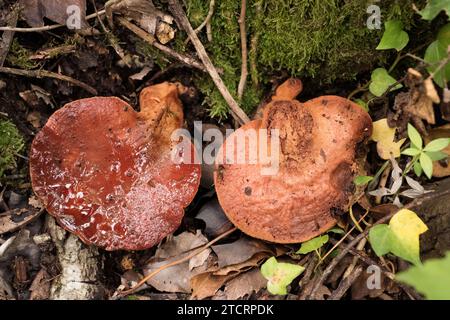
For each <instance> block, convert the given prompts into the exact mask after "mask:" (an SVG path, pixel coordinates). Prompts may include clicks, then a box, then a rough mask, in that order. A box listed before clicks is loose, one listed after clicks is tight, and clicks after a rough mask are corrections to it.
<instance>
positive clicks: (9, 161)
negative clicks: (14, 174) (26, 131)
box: [0, 120, 24, 178]
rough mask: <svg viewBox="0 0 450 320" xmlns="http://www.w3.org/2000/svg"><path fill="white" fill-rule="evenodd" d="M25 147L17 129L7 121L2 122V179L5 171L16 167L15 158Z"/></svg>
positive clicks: (0, 137) (0, 175)
mask: <svg viewBox="0 0 450 320" xmlns="http://www.w3.org/2000/svg"><path fill="white" fill-rule="evenodd" d="M23 147H24V140H23V137H22V136H21V134H20V133H19V130H17V127H16V126H15V125H14V124H13V123H11V122H9V121H7V120H0V178H1V177H2V176H3V173H4V171H5V170H7V169H13V168H15V167H16V161H15V157H16V155H17V154H18V153H19V152H21V151H22V149H23Z"/></svg>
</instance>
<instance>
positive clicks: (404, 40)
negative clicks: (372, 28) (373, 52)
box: [376, 20, 409, 51]
mask: <svg viewBox="0 0 450 320" xmlns="http://www.w3.org/2000/svg"><path fill="white" fill-rule="evenodd" d="M384 28H385V30H384V33H383V37H382V38H381V41H380V43H379V44H378V47H377V48H376V49H377V50H387V49H396V50H397V51H400V50H402V49H403V48H404V47H405V46H406V45H407V44H408V41H409V36H408V34H407V33H406V32H405V31H403V25H402V22H401V21H399V20H389V21H387V22H386V23H385V24H384Z"/></svg>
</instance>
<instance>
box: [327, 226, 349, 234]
mask: <svg viewBox="0 0 450 320" xmlns="http://www.w3.org/2000/svg"><path fill="white" fill-rule="evenodd" d="M327 232H332V233H336V234H344V233H345V231H344V230H342V229H341V228H337V227H335V228H331V229H330V230H328V231H327Z"/></svg>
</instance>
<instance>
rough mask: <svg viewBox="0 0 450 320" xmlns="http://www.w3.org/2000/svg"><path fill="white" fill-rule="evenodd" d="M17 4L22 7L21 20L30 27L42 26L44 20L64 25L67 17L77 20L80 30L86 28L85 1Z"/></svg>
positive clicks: (22, 1)
mask: <svg viewBox="0 0 450 320" xmlns="http://www.w3.org/2000/svg"><path fill="white" fill-rule="evenodd" d="M19 4H20V5H21V6H22V7H23V11H22V15H23V18H24V19H25V20H26V22H27V23H28V24H29V25H30V26H31V27H41V26H43V25H44V18H47V19H50V20H52V21H53V22H56V23H59V24H63V25H65V24H67V22H68V19H69V17H73V18H79V23H80V27H81V28H84V27H86V26H87V22H86V1H85V0H19ZM78 13H79V15H78ZM69 22H70V20H69Z"/></svg>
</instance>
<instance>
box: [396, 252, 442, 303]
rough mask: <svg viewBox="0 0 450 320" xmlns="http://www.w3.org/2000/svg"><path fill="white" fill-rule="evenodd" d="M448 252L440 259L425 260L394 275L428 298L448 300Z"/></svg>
mask: <svg viewBox="0 0 450 320" xmlns="http://www.w3.org/2000/svg"><path fill="white" fill-rule="evenodd" d="M449 270H450V252H447V254H446V256H445V257H444V258H441V259H430V260H427V261H426V262H425V263H424V264H423V265H418V266H413V267H410V268H409V269H408V270H406V271H403V272H400V273H399V274H397V275H396V276H395V279H396V280H399V281H401V282H404V283H406V284H408V285H410V286H413V287H414V288H415V289H416V290H417V291H418V292H420V293H422V294H423V295H424V296H425V297H426V298H427V299H430V300H450V290H449V288H450V272H449Z"/></svg>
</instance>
